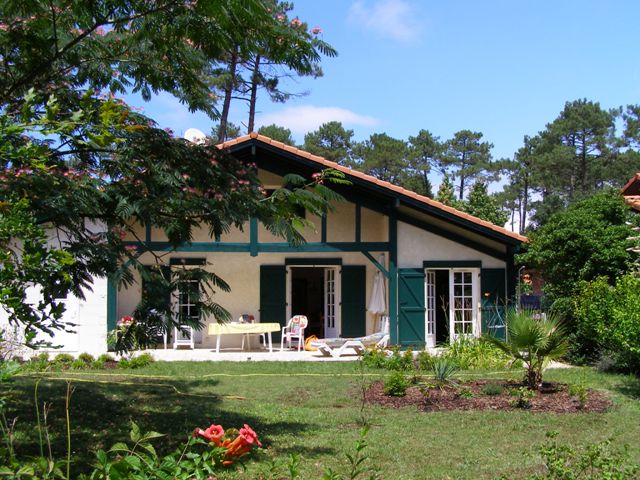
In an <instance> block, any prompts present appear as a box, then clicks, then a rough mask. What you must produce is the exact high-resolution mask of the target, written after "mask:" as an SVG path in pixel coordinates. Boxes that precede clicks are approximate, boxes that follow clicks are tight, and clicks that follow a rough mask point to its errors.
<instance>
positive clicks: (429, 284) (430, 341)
mask: <svg viewBox="0 0 640 480" xmlns="http://www.w3.org/2000/svg"><path fill="white" fill-rule="evenodd" d="M425 299H426V307H427V308H426V316H425V320H426V323H425V326H424V331H425V332H426V346H427V348H433V347H435V346H436V272H434V271H433V270H427V272H426V281H425Z"/></svg>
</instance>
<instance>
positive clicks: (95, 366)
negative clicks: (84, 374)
mask: <svg viewBox="0 0 640 480" xmlns="http://www.w3.org/2000/svg"><path fill="white" fill-rule="evenodd" d="M104 367H105V362H102V361H100V360H94V361H93V362H91V363H90V364H89V368H90V369H92V370H104Z"/></svg>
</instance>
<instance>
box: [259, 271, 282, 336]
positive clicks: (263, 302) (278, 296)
mask: <svg viewBox="0 0 640 480" xmlns="http://www.w3.org/2000/svg"><path fill="white" fill-rule="evenodd" d="M286 316H287V269H286V267H285V266H284V265H261V266H260V322H261V323H279V324H280V325H281V326H284V325H286V323H287V318H286ZM273 338H274V339H277V340H279V339H280V332H277V333H275V332H274V335H273Z"/></svg>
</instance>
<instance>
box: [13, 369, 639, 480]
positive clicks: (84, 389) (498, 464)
mask: <svg viewBox="0 0 640 480" xmlns="http://www.w3.org/2000/svg"><path fill="white" fill-rule="evenodd" d="M360 368H361V367H359V366H358V364H357V363H356V362H353V363H351V362H349V363H272V362H263V363H255V362H254V363H251V362H247V363H226V362H197V363H196V362H173V363H163V362H158V363H155V364H152V365H150V366H148V367H146V368H144V369H138V370H133V371H131V370H129V371H95V372H83V373H72V372H61V373H53V374H49V375H45V376H44V378H42V380H41V381H40V384H39V391H38V395H39V400H40V404H42V402H46V403H47V405H48V409H49V412H48V415H47V423H48V425H49V431H50V434H51V438H52V444H53V449H54V454H55V455H56V456H57V457H59V458H62V457H63V456H64V455H65V448H66V447H65V444H66V439H65V437H64V430H65V427H64V413H65V412H64V398H65V393H66V389H67V383H66V380H65V379H71V380H70V381H71V383H72V386H73V389H74V391H73V396H72V399H71V422H72V426H71V435H72V449H73V451H74V461H75V465H74V470H75V471H76V472H79V471H86V469H87V468H88V465H89V464H90V463H91V462H92V461H93V454H94V452H95V451H96V450H97V449H99V448H108V447H109V446H110V445H112V444H114V443H115V442H118V441H126V440H128V431H129V426H130V421H132V420H133V421H135V422H137V423H138V424H139V425H140V426H141V427H142V429H143V430H155V431H158V432H161V433H165V434H167V436H166V437H164V438H163V439H160V440H159V441H158V442H157V443H156V446H157V447H158V449H159V450H160V451H161V452H167V451H170V450H172V449H174V448H175V447H176V446H177V445H178V444H179V443H180V442H181V441H183V440H184V439H186V438H187V436H188V435H190V434H191V432H192V431H193V429H194V428H195V427H203V428H204V427H207V426H208V425H210V424H211V423H220V424H222V425H223V426H225V427H240V426H242V425H243V424H244V423H248V424H249V425H251V426H252V427H253V428H254V429H255V430H256V432H257V433H258V435H259V436H260V437H261V439H262V441H263V443H264V447H265V448H264V450H262V451H261V452H260V453H258V454H257V455H255V456H254V457H252V458H251V459H250V460H249V461H248V462H247V470H246V471H243V470H241V469H237V470H230V471H226V472H223V473H222V474H221V475H220V478H221V479H223V478H224V479H226V478H229V479H233V478H243V479H244V478H260V476H261V473H263V472H266V470H267V467H268V464H269V461H270V460H285V461H286V460H287V459H288V457H289V454H291V453H296V454H300V455H301V457H302V463H301V471H302V477H301V478H305V479H307V478H308V479H313V478H319V477H320V474H321V472H322V470H323V469H324V468H326V467H331V468H333V469H341V468H346V458H345V453H347V452H352V451H353V445H354V443H355V442H356V440H357V439H358V437H359V430H360V426H359V422H360V419H361V416H362V413H361V401H360V397H359V394H358V392H359V385H361V384H362V382H363V381H364V382H371V381H374V380H377V379H380V378H382V376H383V375H384V374H385V373H386V372H384V371H379V370H366V371H364V373H365V375H363V374H362V372H363V371H362V370H361V369H360ZM472 375H476V376H479V377H488V376H490V377H492V378H514V376H519V373H502V374H500V373H496V372H489V373H485V374H483V373H471V372H463V373H462V374H461V378H465V377H468V376H472ZM36 378H37V377H36V376H21V377H18V378H17V379H16V380H15V381H14V382H13V383H12V384H9V385H3V386H2V392H1V395H2V396H5V397H7V399H8V402H7V403H8V409H9V417H17V418H18V421H17V424H16V430H17V434H16V444H17V450H18V452H19V453H20V454H25V455H33V454H37V453H38V451H39V447H38V443H37V432H36V430H35V429H34V426H35V408H34V386H35V383H36ZM546 378H547V379H549V380H554V381H560V382H566V383H583V384H585V385H586V386H588V387H590V388H596V389H603V390H607V391H608V392H609V394H610V396H611V398H612V400H613V401H614V404H615V407H614V408H613V409H612V410H611V411H609V412H607V413H603V414H565V415H560V414H538V413H531V412H527V411H509V412H438V413H424V412H420V411H418V410H416V409H415V408H413V407H407V408H402V409H389V408H382V407H379V406H366V407H365V409H364V415H366V417H367V418H368V419H369V421H370V423H371V429H370V431H369V434H368V436H367V441H368V444H369V447H368V449H367V452H368V454H369V455H370V457H371V458H372V462H373V463H374V464H375V465H376V466H377V467H379V468H380V471H381V476H382V477H383V478H386V479H432V478H434V479H435V478H439V479H440V478H442V479H443V478H451V479H459V478H469V479H478V478H480V479H483V478H487V479H490V478H495V477H497V476H499V475H504V476H505V477H506V478H522V477H524V476H526V475H529V474H531V473H533V472H535V471H537V470H538V469H539V468H540V466H541V459H540V458H539V457H538V456H537V455H536V448H535V447H536V446H537V445H540V444H542V443H544V442H545V434H546V432H548V431H558V432H560V435H559V440H560V441H562V442H565V443H568V444H571V445H573V446H580V445H585V444H588V443H592V442H597V441H601V440H605V439H607V438H613V443H614V445H618V446H622V445H624V444H628V445H629V447H630V454H631V456H632V459H633V460H634V461H640V446H639V442H638V438H640V381H639V380H638V379H637V378H635V377H628V376H621V375H605V374H600V373H596V372H594V371H592V370H590V369H566V370H551V371H549V372H548V373H547V376H546Z"/></svg>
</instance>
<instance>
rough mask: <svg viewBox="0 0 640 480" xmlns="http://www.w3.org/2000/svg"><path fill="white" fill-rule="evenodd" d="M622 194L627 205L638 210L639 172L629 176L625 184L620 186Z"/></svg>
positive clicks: (639, 197) (639, 205) (639, 199)
mask: <svg viewBox="0 0 640 480" xmlns="http://www.w3.org/2000/svg"><path fill="white" fill-rule="evenodd" d="M622 195H623V196H624V201H625V202H627V205H629V206H630V207H631V208H633V209H634V210H638V211H640V172H638V173H636V174H635V175H634V176H633V177H631V179H630V180H629V181H628V182H627V183H626V185H625V186H624V187H622Z"/></svg>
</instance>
